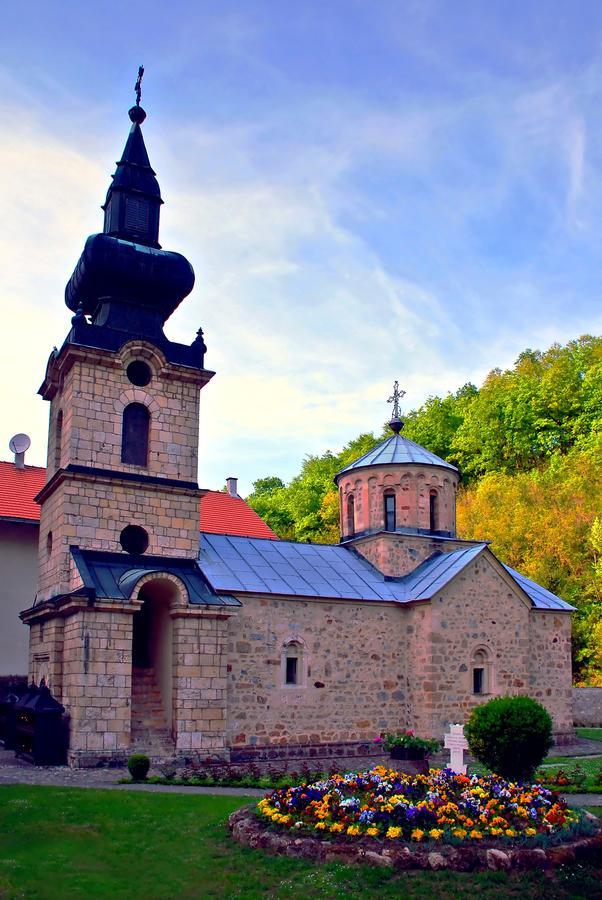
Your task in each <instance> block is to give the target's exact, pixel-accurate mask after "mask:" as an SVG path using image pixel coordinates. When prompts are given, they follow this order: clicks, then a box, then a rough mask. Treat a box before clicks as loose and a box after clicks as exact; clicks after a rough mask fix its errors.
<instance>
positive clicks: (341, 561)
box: [199, 534, 573, 611]
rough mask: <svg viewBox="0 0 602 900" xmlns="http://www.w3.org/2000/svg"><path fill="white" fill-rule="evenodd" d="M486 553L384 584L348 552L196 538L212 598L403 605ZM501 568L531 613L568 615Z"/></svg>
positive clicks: (436, 563)
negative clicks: (531, 608) (533, 609)
mask: <svg viewBox="0 0 602 900" xmlns="http://www.w3.org/2000/svg"><path fill="white" fill-rule="evenodd" d="M486 549H487V544H484V543H470V544H467V545H466V546H465V547H461V548H460V549H458V550H452V551H451V552H449V553H434V554H433V555H432V556H430V557H429V558H428V559H426V560H425V561H424V562H423V563H421V564H420V565H419V566H417V568H416V569H414V571H413V572H411V573H410V574H409V575H406V576H404V577H403V578H387V577H385V576H384V575H383V574H382V573H381V572H379V571H378V569H376V568H375V567H374V566H372V565H371V564H370V563H369V562H368V561H367V560H366V559H364V558H363V557H362V556H360V554H359V553H357V552H356V551H355V550H354V549H353V548H351V547H349V546H341V545H334V544H300V543H294V542H292V541H270V540H266V539H264V538H247V537H238V536H235V535H225V534H201V547H200V553H199V566H200V568H201V571H202V572H203V575H204V576H205V578H206V579H207V581H208V582H209V583H210V584H211V586H212V588H213V590H214V591H217V592H222V591H225V592H234V593H254V594H278V595H280V596H284V597H323V598H328V599H330V598H335V599H336V598H340V599H345V600H386V601H391V602H394V603H409V602H412V601H415V600H429V599H430V598H431V597H433V596H434V595H435V594H437V593H438V592H439V591H440V590H442V589H443V588H444V587H445V586H446V585H447V584H449V582H450V581H451V580H452V578H454V577H455V576H456V575H457V574H458V573H459V572H461V571H462V569H464V568H465V567H466V566H467V565H468V564H469V563H471V562H472V560H474V559H476V557H477V556H479V554H481V553H482V552H483V551H484V550H486ZM504 568H505V569H506V570H507V571H508V572H509V573H510V575H512V577H513V578H514V579H515V581H516V582H517V583H518V584H519V586H520V587H521V588H522V589H523V591H524V592H525V593H526V594H527V595H528V596H529V598H530V599H531V601H532V603H533V605H534V606H535V607H536V608H538V609H558V610H569V611H570V610H572V609H573V607H572V606H569V604H568V603H565V602H564V601H563V600H561V599H560V598H559V597H555V596H554V594H551V593H550V592H549V591H546V590H545V589H544V588H542V587H540V586H539V585H537V584H535V583H534V582H533V581H529V579H527V578H525V577H524V576H523V575H520V574H519V573H518V572H515V571H514V570H513V569H509V568H508V566H505V567H504Z"/></svg>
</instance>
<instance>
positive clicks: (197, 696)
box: [170, 607, 232, 755]
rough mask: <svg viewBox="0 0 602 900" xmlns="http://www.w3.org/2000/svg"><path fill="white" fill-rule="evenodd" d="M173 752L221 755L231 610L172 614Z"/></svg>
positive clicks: (183, 610)
mask: <svg viewBox="0 0 602 900" xmlns="http://www.w3.org/2000/svg"><path fill="white" fill-rule="evenodd" d="M170 615H171V616H172V619H173V649H174V656H173V661H174V665H173V700H174V703H173V708H174V730H175V738H176V751H177V752H184V753H186V751H196V752H201V751H202V752H204V753H205V754H218V755H222V754H224V755H225V754H226V691H227V680H226V679H227V649H228V619H229V618H230V617H231V616H232V612H231V611H229V612H228V613H223V612H217V611H212V610H205V609H198V608H197V609H195V608H194V607H188V608H183V607H178V608H176V609H173V610H171V612H170Z"/></svg>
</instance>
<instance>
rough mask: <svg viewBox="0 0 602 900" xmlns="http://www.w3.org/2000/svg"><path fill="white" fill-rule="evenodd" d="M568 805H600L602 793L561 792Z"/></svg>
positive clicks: (601, 805)
mask: <svg viewBox="0 0 602 900" xmlns="http://www.w3.org/2000/svg"><path fill="white" fill-rule="evenodd" d="M560 796H561V797H562V799H563V800H566V802H567V803H568V805H569V806H600V807H602V794H561V795H560Z"/></svg>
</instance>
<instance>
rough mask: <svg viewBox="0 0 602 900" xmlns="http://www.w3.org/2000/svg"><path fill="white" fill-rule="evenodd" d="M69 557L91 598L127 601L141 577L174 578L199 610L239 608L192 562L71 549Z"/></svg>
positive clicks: (189, 560)
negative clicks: (182, 584) (219, 607)
mask: <svg viewBox="0 0 602 900" xmlns="http://www.w3.org/2000/svg"><path fill="white" fill-rule="evenodd" d="M71 554H72V556H73V559H74V560H75V564H76V566H77V569H78V571H79V574H80V575H81V577H82V580H83V582H84V587H85V589H87V590H89V591H90V592H91V594H92V595H96V596H98V597H106V598H107V599H111V600H129V599H130V597H131V594H132V591H133V590H134V588H135V587H136V585H137V584H138V582H139V581H140V579H141V578H142V577H143V575H149V574H151V573H152V574H154V573H156V574H157V577H160V575H162V574H165V573H167V574H170V575H176V576H177V577H178V578H179V579H180V581H182V582H183V583H184V586H185V588H186V590H187V592H188V602H189V603H193V604H201V605H203V606H241V605H242V604H241V603H240V601H239V600H236V599H235V598H234V597H230V596H228V595H226V594H221V593H216V592H215V591H214V590H213V589H212V588H211V586H210V585H209V583H208V582H207V581H206V579H205V578H204V576H203V575H202V573H201V571H200V569H199V567H198V565H197V563H196V562H195V560H193V559H174V558H172V557H163V556H146V555H145V556H140V557H132V556H130V555H128V554H126V553H103V552H102V551H100V550H80V548H79V547H71Z"/></svg>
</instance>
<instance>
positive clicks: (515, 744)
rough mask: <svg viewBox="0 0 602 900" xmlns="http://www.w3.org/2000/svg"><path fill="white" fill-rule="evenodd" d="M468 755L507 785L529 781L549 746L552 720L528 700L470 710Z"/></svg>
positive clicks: (497, 700) (502, 700) (508, 700)
mask: <svg viewBox="0 0 602 900" xmlns="http://www.w3.org/2000/svg"><path fill="white" fill-rule="evenodd" d="M464 733H465V735H466V738H467V740H468V746H469V748H470V752H471V753H472V754H473V756H475V757H476V758H477V759H478V760H479V762H481V763H483V765H485V766H487V768H489V769H491V770H492V771H493V772H495V774H496V775H501V776H502V777H503V778H506V779H507V780H508V781H529V780H531V779H532V778H533V776H534V774H535V770H536V769H537V767H538V766H539V765H540V764H541V762H542V760H543V759H544V757H545V755H546V753H547V752H548V750H549V749H550V747H551V746H552V743H553V741H552V719H551V717H550V714H549V713H548V711H547V710H546V709H544V707H543V706H542V705H541V703H538V702H537V701H536V700H532V699H531V697H496V698H495V699H493V700H490V701H489V702H488V703H484V704H483V705H482V706H477V707H476V708H475V709H473V711H472V713H471V715H470V719H469V720H468V724H467V725H466V727H465V729H464Z"/></svg>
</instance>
